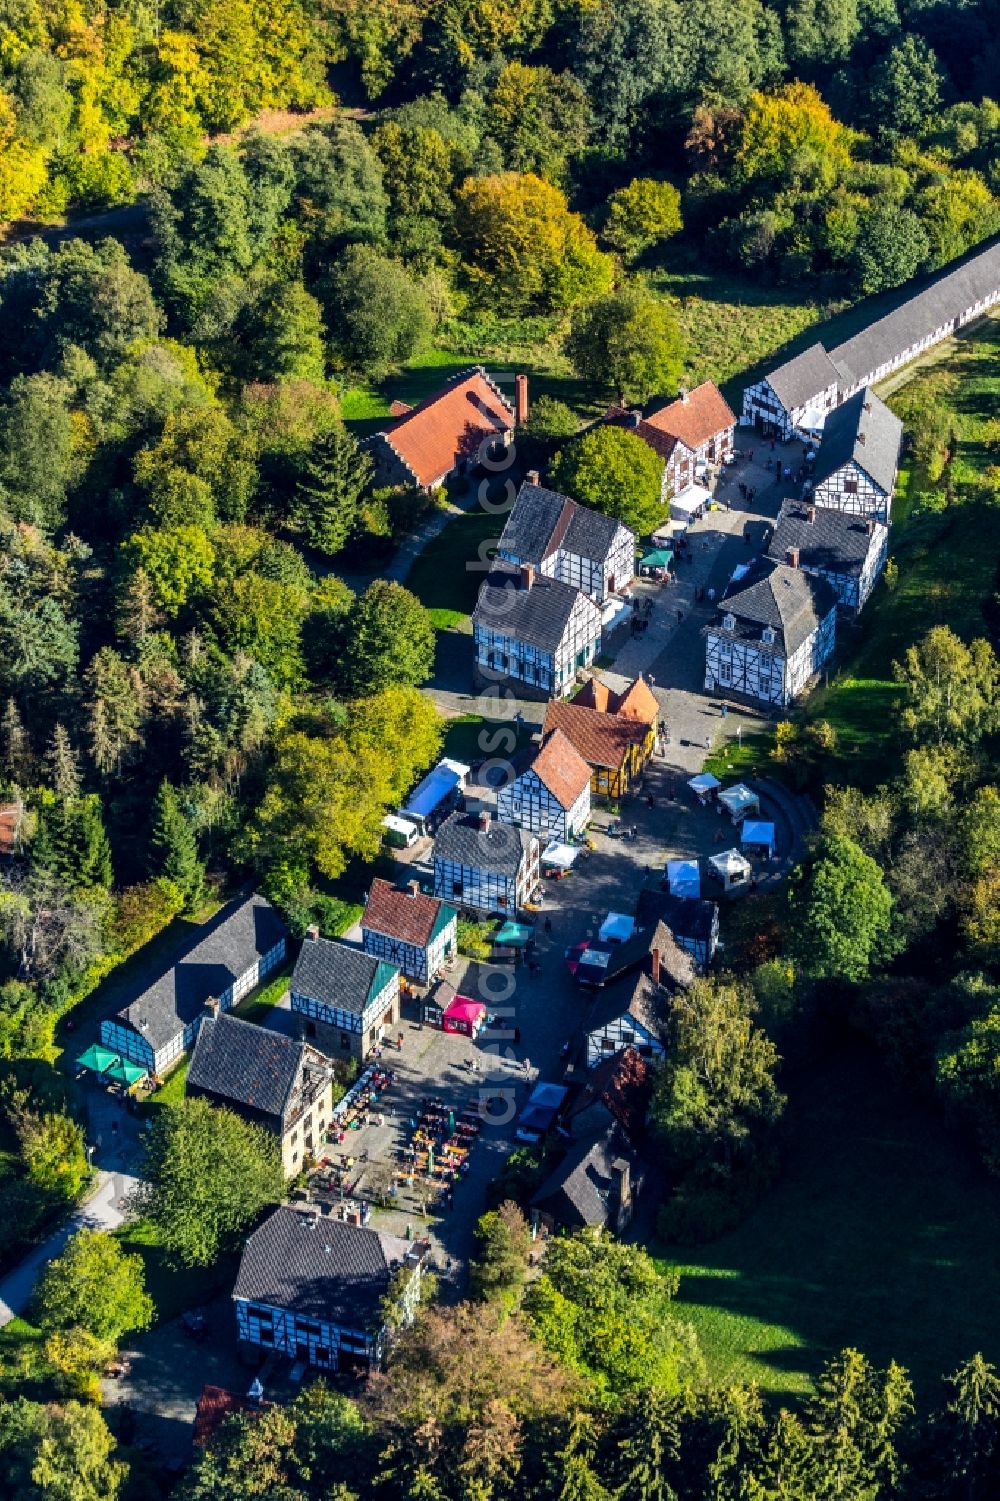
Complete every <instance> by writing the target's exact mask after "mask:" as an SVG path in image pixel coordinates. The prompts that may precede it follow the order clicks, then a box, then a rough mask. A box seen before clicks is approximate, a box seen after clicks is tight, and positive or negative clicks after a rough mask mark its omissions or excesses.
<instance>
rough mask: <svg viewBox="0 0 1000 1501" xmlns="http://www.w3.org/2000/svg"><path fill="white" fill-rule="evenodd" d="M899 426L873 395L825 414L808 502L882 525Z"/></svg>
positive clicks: (893, 482)
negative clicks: (810, 497)
mask: <svg viewBox="0 0 1000 1501" xmlns="http://www.w3.org/2000/svg"><path fill="white" fill-rule="evenodd" d="M902 438H903V424H902V423H901V422H900V420H899V418H898V417H897V416H896V415H895V413H894V412H890V410H889V408H888V407H887V406H886V405H885V403H884V402H882V401H880V400H879V398H878V397H877V396H876V395H875V392H874V391H871V390H868V389H867V388H866V389H865V390H862V391H858V392H857V393H856V395H854V396H851V397H849V398H848V399H847V401H845V402H844V403H843V405H842V406H840V407H838V408H837V410H836V411H835V412H831V414H830V417H829V419H828V421H827V424H826V427H825V428H824V429H823V438H822V441H821V443H820V445H819V452H818V454H817V455H816V463H815V467H814V471H813V483H812V492H811V495H812V499H813V500H814V501H815V502H816V504H817V505H819V506H828V507H831V508H835V509H837V510H839V511H846V512H847V514H848V515H850V516H870V517H872V518H873V519H874V520H876V521H880V522H885V523H887V522H888V521H889V518H890V513H891V509H892V497H893V493H894V492H895V488H896V474H897V471H898V466H899V447H900V443H901V442H902Z"/></svg>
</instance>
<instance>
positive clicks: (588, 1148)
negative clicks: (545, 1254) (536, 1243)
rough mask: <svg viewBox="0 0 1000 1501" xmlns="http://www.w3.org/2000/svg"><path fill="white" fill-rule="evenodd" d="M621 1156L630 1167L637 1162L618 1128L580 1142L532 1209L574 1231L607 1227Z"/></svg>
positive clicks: (533, 1202)
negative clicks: (613, 1169) (614, 1166)
mask: <svg viewBox="0 0 1000 1501" xmlns="http://www.w3.org/2000/svg"><path fill="white" fill-rule="evenodd" d="M618 1157H624V1158H625V1159H626V1160H627V1161H629V1163H630V1164H633V1163H634V1160H635V1159H634V1154H633V1152H632V1149H631V1147H630V1146H629V1143H628V1140H627V1139H626V1136H625V1133H624V1132H623V1131H622V1130H621V1128H620V1127H619V1126H617V1125H616V1126H612V1128H611V1130H610V1131H606V1132H604V1133H603V1134H602V1135H600V1136H598V1137H597V1138H596V1139H594V1140H584V1141H581V1142H578V1143H577V1144H576V1146H574V1147H572V1148H571V1149H570V1150H569V1152H567V1154H566V1156H565V1157H564V1158H563V1160H562V1162H561V1163H560V1164H559V1166H558V1167H557V1168H556V1169H555V1171H554V1172H552V1173H550V1174H549V1176H548V1177H547V1178H546V1179H545V1181H544V1183H543V1184H542V1185H541V1187H540V1188H539V1190H538V1192H537V1193H536V1194H535V1197H534V1198H533V1199H532V1201H531V1205H532V1208H533V1209H538V1210H541V1211H542V1212H543V1213H545V1214H550V1215H551V1216H552V1218H553V1219H554V1220H555V1222H556V1223H557V1224H559V1225H567V1226H570V1227H571V1228H574V1229H582V1228H583V1227H584V1226H591V1227H593V1226H596V1225H604V1224H606V1223H607V1220H608V1200H609V1198H610V1196H611V1192H612V1189H613V1187H614V1178H613V1175H612V1172H611V1164H612V1163H613V1162H614V1161H615V1159H616V1158H618Z"/></svg>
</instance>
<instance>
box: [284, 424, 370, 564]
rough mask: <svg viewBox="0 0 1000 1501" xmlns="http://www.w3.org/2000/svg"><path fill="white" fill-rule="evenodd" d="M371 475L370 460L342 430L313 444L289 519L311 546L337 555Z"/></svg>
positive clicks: (349, 530) (351, 529) (296, 490)
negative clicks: (290, 518)
mask: <svg viewBox="0 0 1000 1501" xmlns="http://www.w3.org/2000/svg"><path fill="white" fill-rule="evenodd" d="M372 473H373V469H372V461H371V459H370V458H369V457H368V455H367V454H366V453H364V452H363V451H362V449H361V448H360V447H359V446H358V443H357V442H356V440H355V439H354V438H353V437H352V436H351V434H350V433H348V432H345V431H344V430H343V429H342V428H340V429H334V430H333V431H331V432H326V433H322V434H321V435H320V436H319V437H318V438H317V439H316V441H315V442H314V443H313V445H312V447H311V448H310V450H309V454H308V457H307V458H306V460H305V463H304V465H303V467H302V471H301V473H300V475H299V480H298V483H297V484H296V487H295V493H294V495H293V497H292V520H293V521H294V523H295V525H296V526H298V527H299V529H300V530H301V531H302V532H303V534H304V535H305V537H306V538H307V540H308V542H309V543H310V545H311V546H312V547H315V548H318V550H319V551H320V552H324V553H327V554H330V555H332V554H334V553H338V552H340V550H341V548H342V547H344V546H345V544H346V543H347V541H348V539H349V537H350V535H351V532H352V531H353V529H354V524H355V521H356V519H357V515H358V506H359V504H360V502H361V497H362V496H363V495H364V493H365V491H366V490H367V488H368V485H369V482H370V480H371V477H372Z"/></svg>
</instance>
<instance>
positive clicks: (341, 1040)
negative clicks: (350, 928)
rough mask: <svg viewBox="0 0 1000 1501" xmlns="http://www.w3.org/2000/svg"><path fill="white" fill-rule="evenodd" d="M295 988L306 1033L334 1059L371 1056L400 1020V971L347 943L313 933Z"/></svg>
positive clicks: (294, 1006)
mask: <svg viewBox="0 0 1000 1501" xmlns="http://www.w3.org/2000/svg"><path fill="white" fill-rule="evenodd" d="M290 988H291V993H292V1011H293V1013H294V1014H295V1016H296V1019H297V1021H298V1025H299V1027H300V1029H301V1031H302V1033H303V1035H304V1036H305V1037H307V1038H315V1039H316V1041H317V1043H318V1045H319V1046H320V1047H321V1048H322V1049H323V1052H324V1053H328V1054H329V1055H330V1056H331V1057H340V1058H343V1057H351V1058H359V1059H360V1058H365V1057H367V1055H368V1054H369V1052H370V1051H371V1049H372V1048H373V1047H375V1046H376V1045H377V1044H378V1043H379V1042H380V1041H381V1040H382V1037H383V1036H384V1035H385V1033H386V1031H387V1029H388V1028H390V1027H392V1026H393V1025H394V1024H395V1023H396V1022H397V1021H398V1020H399V970H398V969H397V968H396V966H395V965H394V964H389V963H387V962H386V961H385V960H384V959H378V958H376V957H375V955H374V954H366V953H364V952H363V951H362V950H361V949H355V948H350V947H349V946H348V945H347V944H346V943H335V942H333V941H332V940H331V939H328V938H317V937H307V938H306V939H305V941H304V942H303V944H302V948H301V950H300V952H299V957H298V959H297V960H296V962H295V969H294V970H293V971H292V980H291V987H290Z"/></svg>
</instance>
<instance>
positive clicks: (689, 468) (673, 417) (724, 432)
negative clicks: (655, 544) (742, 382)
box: [636, 380, 736, 499]
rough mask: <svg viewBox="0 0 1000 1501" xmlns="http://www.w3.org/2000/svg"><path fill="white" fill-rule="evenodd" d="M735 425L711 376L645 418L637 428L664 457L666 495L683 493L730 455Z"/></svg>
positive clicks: (732, 416)
mask: <svg viewBox="0 0 1000 1501" xmlns="http://www.w3.org/2000/svg"><path fill="white" fill-rule="evenodd" d="M735 428H736V417H735V414H734V413H733V411H732V408H731V407H730V405H729V403H728V401H727V400H726V398H725V397H724V396H723V394H722V392H721V391H720V390H719V388H718V386H717V385H716V384H715V382H714V381H710V380H706V381H703V382H702V384H701V385H700V386H695V388H694V390H693V391H681V393H680V395H679V396H678V398H677V400H676V401H671V402H669V403H668V405H667V406H664V407H660V408H659V410H658V411H655V412H650V414H649V416H648V417H645V418H643V419H642V420H641V421H640V422H639V424H638V427H637V429H636V431H637V432H638V435H639V437H640V438H642V439H643V440H644V442H646V443H648V444H649V446H650V447H651V448H652V449H653V450H654V452H656V453H658V454H659V455H660V457H661V458H662V459H663V461H664V474H663V498H664V499H666V498H667V497H668V496H671V495H673V496H677V495H681V494H683V493H684V491H685V490H687V489H689V488H690V486H691V485H693V484H695V483H696V481H697V480H698V479H699V478H701V477H702V475H703V473H704V470H705V468H706V466H707V465H709V464H724V463H725V462H726V461H727V460H728V459H730V458H731V457H732V453H733V433H734V431H735Z"/></svg>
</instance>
